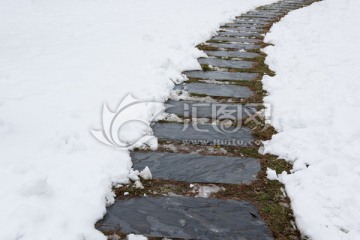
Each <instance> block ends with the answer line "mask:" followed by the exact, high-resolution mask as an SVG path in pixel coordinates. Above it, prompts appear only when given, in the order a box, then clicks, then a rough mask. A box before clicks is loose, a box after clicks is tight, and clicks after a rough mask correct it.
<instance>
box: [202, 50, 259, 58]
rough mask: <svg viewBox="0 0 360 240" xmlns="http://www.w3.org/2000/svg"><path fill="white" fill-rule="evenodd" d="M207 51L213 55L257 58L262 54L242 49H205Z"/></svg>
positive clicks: (209, 54)
mask: <svg viewBox="0 0 360 240" xmlns="http://www.w3.org/2000/svg"><path fill="white" fill-rule="evenodd" d="M205 53H206V54H207V55H208V56H213V57H232V58H256V57H259V56H260V55H259V54H258V53H253V52H240V51H205Z"/></svg>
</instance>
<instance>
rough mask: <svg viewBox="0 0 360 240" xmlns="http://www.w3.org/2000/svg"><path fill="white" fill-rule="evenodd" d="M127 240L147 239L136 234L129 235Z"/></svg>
mask: <svg viewBox="0 0 360 240" xmlns="http://www.w3.org/2000/svg"><path fill="white" fill-rule="evenodd" d="M126 239H127V240H147V239H148V238H147V237H144V236H142V235H135V234H129V235H127V236H126Z"/></svg>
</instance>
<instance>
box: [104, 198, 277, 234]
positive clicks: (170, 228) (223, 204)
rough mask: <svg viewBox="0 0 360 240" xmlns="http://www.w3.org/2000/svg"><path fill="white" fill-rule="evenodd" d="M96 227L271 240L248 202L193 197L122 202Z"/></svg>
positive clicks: (143, 232) (264, 225)
mask: <svg viewBox="0 0 360 240" xmlns="http://www.w3.org/2000/svg"><path fill="white" fill-rule="evenodd" d="M107 211H108V212H107V214H106V215H105V217H104V219H103V220H101V221H100V222H98V223H97V228H98V229H101V230H103V231H104V230H114V229H116V228H120V229H121V231H122V232H124V233H126V234H129V233H135V234H143V235H146V236H152V237H168V238H181V239H201V240H216V239H219V240H223V239H226V240H271V239H273V238H272V236H271V233H270V231H269V229H268V227H267V225H266V223H265V222H264V221H263V220H262V219H261V217H260V215H259V213H258V211H257V210H256V208H255V207H254V206H253V205H251V204H250V203H248V202H245V201H234V200H223V199H211V198H192V197H182V196H176V197H139V198H132V199H129V200H119V201H115V203H114V204H113V205H112V206H111V207H109V208H108V209H107Z"/></svg>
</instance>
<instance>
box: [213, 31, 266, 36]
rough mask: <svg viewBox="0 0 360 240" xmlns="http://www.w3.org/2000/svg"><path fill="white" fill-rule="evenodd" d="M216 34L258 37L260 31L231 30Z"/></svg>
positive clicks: (260, 34)
mask: <svg viewBox="0 0 360 240" xmlns="http://www.w3.org/2000/svg"><path fill="white" fill-rule="evenodd" d="M217 34H218V36H237V37H260V36H262V33H256V32H233V31H222V32H218V33H217Z"/></svg>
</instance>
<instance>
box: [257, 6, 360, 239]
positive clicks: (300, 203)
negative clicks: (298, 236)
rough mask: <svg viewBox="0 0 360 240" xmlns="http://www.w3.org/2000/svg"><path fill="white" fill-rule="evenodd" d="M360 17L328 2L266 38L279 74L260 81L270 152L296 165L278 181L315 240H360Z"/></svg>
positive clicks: (291, 19) (277, 27) (298, 15)
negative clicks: (267, 108)
mask: <svg viewBox="0 0 360 240" xmlns="http://www.w3.org/2000/svg"><path fill="white" fill-rule="evenodd" d="M359 12H360V2H359V1H358V0H342V1H339V0H325V1H323V2H319V3H315V4H313V5H312V6H310V7H307V8H303V9H300V10H297V11H294V12H291V13H290V14H289V15H288V16H286V17H285V18H284V19H283V20H282V21H280V22H279V23H278V24H276V25H275V26H274V27H273V28H272V29H271V31H270V33H269V34H267V36H266V39H265V40H266V41H268V42H271V43H274V44H275V46H271V47H268V48H267V49H266V50H265V52H266V53H267V54H268V55H269V56H268V58H267V63H268V64H269V65H270V68H271V69H272V70H274V71H276V76H275V77H273V78H271V77H266V78H264V79H263V82H264V85H265V89H266V90H267V91H268V92H269V96H268V97H266V98H265V102H267V103H271V105H272V109H273V113H272V117H273V125H274V126H275V127H276V129H277V130H278V131H279V133H278V134H277V135H275V136H274V137H273V139H272V140H271V141H268V142H267V143H266V144H265V152H267V153H273V154H276V155H279V156H280V157H282V158H285V159H287V160H289V161H291V162H293V163H294V169H293V172H294V173H292V174H290V175H280V176H279V179H280V180H281V181H282V182H283V183H285V186H286V191H287V193H288V194H289V196H290V199H291V201H292V207H293V210H294V214H295V217H296V222H297V225H298V227H299V228H300V230H301V232H302V233H303V234H304V235H307V236H309V237H310V239H315V240H342V239H344V240H345V239H346V240H354V239H360V191H359V186H360V125H359V118H360V71H359V70H360V61H359V58H360V47H359V38H360V32H359V30H358V28H359V24H360V14H359ZM269 173H271V171H269ZM271 177H274V176H271Z"/></svg>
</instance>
